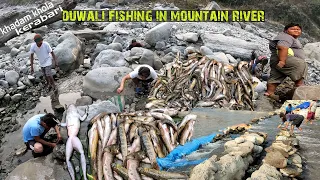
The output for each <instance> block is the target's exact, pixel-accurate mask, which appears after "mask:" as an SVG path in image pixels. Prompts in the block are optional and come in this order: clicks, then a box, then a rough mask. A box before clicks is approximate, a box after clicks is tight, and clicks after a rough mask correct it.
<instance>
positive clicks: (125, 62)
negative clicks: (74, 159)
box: [0, 1, 320, 179]
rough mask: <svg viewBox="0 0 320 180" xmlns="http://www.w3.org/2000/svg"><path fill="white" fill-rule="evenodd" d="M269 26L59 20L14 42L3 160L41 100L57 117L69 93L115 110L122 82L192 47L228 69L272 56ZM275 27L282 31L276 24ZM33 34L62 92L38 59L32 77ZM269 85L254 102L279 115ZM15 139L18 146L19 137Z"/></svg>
mask: <svg viewBox="0 0 320 180" xmlns="http://www.w3.org/2000/svg"><path fill="white" fill-rule="evenodd" d="M90 3H92V2H91V1H90ZM100 5H101V2H98V3H96V4H95V5H94V6H90V8H100ZM30 7H32V6H30ZM30 7H26V6H24V7H23V8H24V9H22V8H21V7H5V6H1V8H2V9H1V11H2V13H3V12H7V11H12V10H17V11H25V9H29V8H30ZM214 7H215V8H218V7H217V6H214ZM84 8H89V6H88V3H79V4H78V6H77V7H76V9H84ZM115 8H116V9H127V8H135V9H137V8H140V9H177V7H175V6H174V5H172V4H171V5H161V4H154V3H145V4H140V5H137V4H129V5H127V6H115ZM4 15H5V14H2V16H4ZM0 25H1V26H2V24H0ZM268 25H269V22H266V23H259V26H257V25H256V24H254V23H237V22H235V23H215V22H212V23H161V24H159V23H143V22H142V23H118V22H112V23H108V22H102V23H83V24H80V25H79V24H76V23H69V22H62V21H58V22H55V23H53V24H50V25H48V26H43V27H40V28H38V29H35V30H33V32H28V33H25V34H23V35H21V36H18V37H16V38H13V39H11V40H9V41H8V42H7V43H6V45H5V46H4V47H1V48H0V142H1V148H0V152H1V154H2V155H4V154H3V153H4V150H8V149H5V148H4V147H3V146H8V145H7V144H6V143H5V142H2V140H3V137H4V136H5V135H6V134H9V133H12V132H17V131H21V128H22V126H23V125H24V122H25V121H26V120H27V118H29V117H30V116H31V115H30V114H29V111H28V110H32V109H33V108H35V107H36V104H37V102H38V101H39V98H40V97H47V96H51V97H52V98H51V99H52V101H51V104H52V105H51V107H52V108H53V112H55V113H59V112H60V111H59V110H61V109H63V108H61V105H64V104H61V102H59V101H57V100H56V98H58V97H59V94H63V93H69V92H77V93H79V94H81V95H82V97H81V98H80V99H79V100H76V101H73V102H74V103H77V106H84V105H87V104H88V105H90V104H92V103H93V102H95V103H96V105H92V107H91V108H92V109H97V108H98V110H96V111H95V113H99V112H100V111H103V109H104V108H107V107H110V106H112V107H114V108H117V107H116V105H117V104H116V102H114V101H113V102H110V101H104V100H107V99H111V98H112V97H117V96H118V94H117V93H116V89H117V88H118V86H119V83H120V81H121V78H122V77H123V76H124V75H125V74H126V73H128V72H130V71H132V69H133V68H134V67H136V66H137V64H149V65H151V66H153V67H154V68H155V69H156V70H160V69H161V68H162V67H163V66H164V65H165V64H167V63H169V62H172V61H173V60H174V58H175V56H176V55H177V52H180V53H181V58H185V57H186V55H187V54H188V53H187V52H188V50H190V49H196V50H198V51H199V52H200V53H202V54H203V55H211V56H213V57H215V59H216V60H218V61H219V62H223V63H237V62H238V61H240V60H248V59H249V58H250V55H251V51H252V50H254V49H259V51H260V53H261V54H264V55H267V56H269V55H270V52H269V50H268V38H272V37H274V36H275V35H276V34H277V33H278V31H275V30H273V28H269V26H268ZM276 26H277V27H283V26H281V25H278V24H276ZM270 27H271V26H270ZM35 33H39V34H41V35H43V37H44V40H45V41H47V42H48V43H49V44H50V45H51V47H52V49H53V50H54V53H55V54H56V56H57V59H58V62H59V67H60V71H58V72H56V71H55V70H54V69H52V73H53V74H54V77H55V80H56V82H57V85H58V91H57V92H56V94H55V93H54V92H49V93H48V92H45V91H44V83H45V81H44V79H43V77H42V74H41V71H40V68H39V65H38V60H37V59H36V60H35V65H34V66H35V67H34V69H35V73H34V74H30V60H29V49H30V45H31V43H32V42H33V37H34V35H35ZM132 39H137V41H138V42H141V43H142V44H143V45H144V47H141V48H133V49H132V50H126V48H127V47H128V46H129V43H130V42H131V40H132ZM303 42H304V45H305V46H304V50H305V52H306V54H307V56H308V59H307V62H308V65H309V66H308V80H307V83H306V84H308V85H319V82H320V79H319V77H320V52H319V50H318V49H319V46H320V42H312V43H307V42H308V40H307V39H304V41H303ZM265 84H266V82H263V81H262V82H260V86H259V89H256V90H257V92H258V93H259V94H258V96H256V97H255V100H254V102H255V107H256V109H258V110H260V111H261V110H262V111H272V110H274V109H275V107H274V104H270V102H269V100H267V99H266V98H265V97H263V96H262V95H261V93H262V92H263V91H264V90H265V88H266V87H265ZM128 87H132V84H130V83H129V84H128ZM292 87H293V82H292V81H289V80H288V81H287V82H286V83H284V85H282V86H280V87H279V88H278V93H279V94H280V95H281V96H282V97H283V99H284V100H285V99H286V98H287V95H288V94H290V92H291V91H292ZM302 88H303V87H302ZM319 89H320V87H319V86H313V88H309V87H307V88H304V89H303V90H300V91H299V92H300V93H299V94H296V95H295V96H294V97H297V98H299V97H303V98H308V97H315V96H317V94H316V93H317V92H318V91H317V90H319ZM292 94H293V93H292ZM133 95H134V92H133V91H132V90H130V88H128V89H127V90H125V91H124V92H123V94H122V96H123V97H125V104H126V109H127V110H128V109H129V110H131V111H132V110H135V109H137V108H138V107H137V106H136V104H139V103H138V100H137V99H135V98H134V96H133ZM101 100H102V101H101ZM113 103H114V104H113ZM132 103H133V104H132ZM275 104H276V103H275ZM277 105H278V104H277ZM33 113H37V112H33ZM31 114H32V113H31ZM21 119H24V120H21ZM17 137H18V135H17ZM16 140H17V141H19V138H17V139H16ZM12 142H14V141H12ZM11 146H12V145H10V147H11ZM14 148H18V146H16V147H13V149H10V150H11V151H13V150H14ZM13 159H14V158H13V154H6V156H2V158H1V159H0V162H1V171H0V172H1V175H0V179H3V178H4V177H6V176H7V174H8V173H9V172H11V171H12V170H13V168H14V167H15V166H17V165H18V164H19V162H16V163H12V162H13Z"/></svg>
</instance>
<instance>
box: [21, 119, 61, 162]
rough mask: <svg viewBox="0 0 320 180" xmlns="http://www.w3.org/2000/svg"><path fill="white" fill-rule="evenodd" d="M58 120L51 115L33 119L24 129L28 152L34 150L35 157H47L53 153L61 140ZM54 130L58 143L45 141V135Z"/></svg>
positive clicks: (24, 139)
mask: <svg viewBox="0 0 320 180" xmlns="http://www.w3.org/2000/svg"><path fill="white" fill-rule="evenodd" d="M59 123H60V122H59V121H57V118H56V117H55V116H54V115H53V114H51V113H47V114H38V115H35V116H33V117H31V118H30V119H29V120H28V121H27V122H26V124H25V125H24V127H23V130H22V133H23V141H24V143H25V144H26V146H27V149H28V150H32V155H33V157H40V156H46V155H48V154H49V153H51V152H52V150H53V148H54V147H55V146H56V144H57V143H58V142H59V141H60V140H61V135H60V131H59V127H58V124H59ZM51 128H54V129H55V131H56V133H57V142H56V143H52V142H49V141H47V140H45V139H44V136H45V134H46V133H47V132H48V131H49V130H50V129H51Z"/></svg>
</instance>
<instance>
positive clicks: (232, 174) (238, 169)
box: [190, 132, 266, 180]
mask: <svg viewBox="0 0 320 180" xmlns="http://www.w3.org/2000/svg"><path fill="white" fill-rule="evenodd" d="M265 139H266V134H263V133H248V132H246V133H245V134H244V135H242V136H240V137H238V138H236V139H234V140H231V141H228V142H226V143H225V145H224V148H225V153H226V155H224V156H222V157H221V158H220V159H218V158H217V156H216V155H213V156H212V157H211V158H209V159H208V160H206V161H204V162H203V163H201V164H199V165H197V166H196V167H194V168H193V169H192V171H191V173H190V180H199V179H219V180H229V179H239V180H240V179H242V178H243V177H244V176H245V172H246V169H248V167H249V165H250V164H251V163H252V162H253V161H254V159H255V158H256V157H258V156H259V154H260V153H261V152H262V150H263V148H262V146H261V145H262V144H263V143H264V141H265Z"/></svg>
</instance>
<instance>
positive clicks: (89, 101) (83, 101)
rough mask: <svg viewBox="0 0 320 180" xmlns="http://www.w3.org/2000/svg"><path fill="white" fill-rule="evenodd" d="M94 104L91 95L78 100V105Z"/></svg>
mask: <svg viewBox="0 0 320 180" xmlns="http://www.w3.org/2000/svg"><path fill="white" fill-rule="evenodd" d="M91 104H92V98H91V97H90V96H82V97H81V98H79V99H77V100H76V104H75V105H76V106H85V105H91Z"/></svg>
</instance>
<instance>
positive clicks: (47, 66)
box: [30, 34, 58, 90]
mask: <svg viewBox="0 0 320 180" xmlns="http://www.w3.org/2000/svg"><path fill="white" fill-rule="evenodd" d="M34 41H35V43H33V44H32V45H31V48H30V53H31V55H30V60H31V73H32V74H33V73H34V70H33V60H34V57H33V56H34V53H36V55H37V57H38V59H39V63H40V67H41V69H42V72H43V75H44V76H45V78H46V80H47V87H48V90H50V89H51V88H53V90H55V89H56V86H55V84H54V79H53V76H52V73H51V66H52V58H53V60H54V63H55V67H56V68H57V67H58V63H57V59H56V56H55V55H54V53H53V51H52V49H51V47H50V45H49V43H47V42H43V39H42V37H41V35H39V34H36V35H35V36H34ZM50 54H51V55H52V57H51V55H50Z"/></svg>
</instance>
